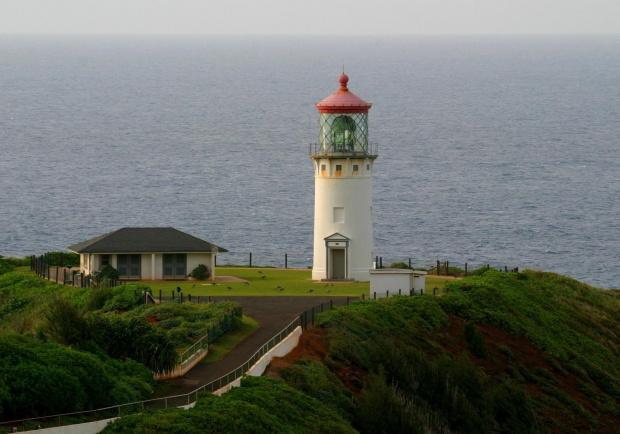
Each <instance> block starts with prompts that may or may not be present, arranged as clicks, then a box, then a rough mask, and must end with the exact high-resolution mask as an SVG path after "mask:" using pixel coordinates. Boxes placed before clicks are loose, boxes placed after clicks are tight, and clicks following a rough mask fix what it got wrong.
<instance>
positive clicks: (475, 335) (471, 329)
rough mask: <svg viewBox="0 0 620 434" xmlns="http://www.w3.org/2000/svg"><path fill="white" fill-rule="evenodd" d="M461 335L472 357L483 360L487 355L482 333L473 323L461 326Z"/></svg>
mask: <svg viewBox="0 0 620 434" xmlns="http://www.w3.org/2000/svg"><path fill="white" fill-rule="evenodd" d="M463 334H464V337H465V340H466V341H467V348H468V349H469V351H471V353H472V354H473V355H475V356H476V357H479V358H481V359H484V358H485V357H486V354H487V350H486V344H485V342H484V337H483V336H482V332H481V331H480V330H478V329H477V328H476V325H475V324H474V322H473V321H470V322H468V323H467V324H465V326H463Z"/></svg>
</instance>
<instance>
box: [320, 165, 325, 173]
mask: <svg viewBox="0 0 620 434" xmlns="http://www.w3.org/2000/svg"><path fill="white" fill-rule="evenodd" d="M321 175H325V164H321Z"/></svg>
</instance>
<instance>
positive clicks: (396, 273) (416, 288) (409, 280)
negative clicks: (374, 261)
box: [370, 268, 426, 298]
mask: <svg viewBox="0 0 620 434" xmlns="http://www.w3.org/2000/svg"><path fill="white" fill-rule="evenodd" d="M425 285H426V271H421V270H409V269H401V268H380V269H378V270H370V298H384V297H391V296H393V295H398V294H401V295H410V293H411V291H412V290H413V292H415V293H416V294H423V293H424V287H425Z"/></svg>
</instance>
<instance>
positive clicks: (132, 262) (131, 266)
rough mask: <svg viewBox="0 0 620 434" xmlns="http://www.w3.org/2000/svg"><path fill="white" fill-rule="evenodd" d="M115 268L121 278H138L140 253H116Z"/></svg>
mask: <svg viewBox="0 0 620 434" xmlns="http://www.w3.org/2000/svg"><path fill="white" fill-rule="evenodd" d="M116 265H117V267H116V269H117V270H118V276H119V277H120V278H121V279H139V278H140V276H141V274H140V268H141V257H140V255H118V256H117V258H116Z"/></svg>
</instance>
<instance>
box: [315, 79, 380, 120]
mask: <svg viewBox="0 0 620 434" xmlns="http://www.w3.org/2000/svg"><path fill="white" fill-rule="evenodd" d="M338 81H339V82H340V89H338V90H337V91H336V92H334V93H333V94H332V95H330V96H328V97H327V98H325V99H324V100H323V101H321V102H320V103H318V104H317V105H316V108H317V109H318V110H319V113H368V110H369V109H370V107H371V106H372V104H371V103H369V102H366V101H364V100H363V99H361V98H360V97H359V96H357V95H355V94H354V93H353V92H351V91H349V88H348V87H347V83H348V82H349V76H348V75H347V74H344V73H343V74H340V75H339V76H338Z"/></svg>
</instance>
